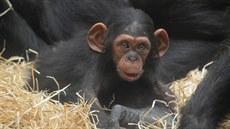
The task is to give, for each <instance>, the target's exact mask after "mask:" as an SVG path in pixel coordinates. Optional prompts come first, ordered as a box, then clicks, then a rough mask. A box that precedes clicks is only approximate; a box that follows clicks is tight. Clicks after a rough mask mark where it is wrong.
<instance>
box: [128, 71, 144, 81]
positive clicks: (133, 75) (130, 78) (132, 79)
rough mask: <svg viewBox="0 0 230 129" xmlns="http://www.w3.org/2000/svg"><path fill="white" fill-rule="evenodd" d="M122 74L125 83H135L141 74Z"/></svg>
mask: <svg viewBox="0 0 230 129" xmlns="http://www.w3.org/2000/svg"><path fill="white" fill-rule="evenodd" d="M124 74H125V77H124V79H125V80H127V81H135V80H137V79H138V78H139V77H140V76H141V73H124Z"/></svg>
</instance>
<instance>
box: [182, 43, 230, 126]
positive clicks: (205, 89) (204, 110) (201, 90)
mask: <svg viewBox="0 0 230 129" xmlns="http://www.w3.org/2000/svg"><path fill="white" fill-rule="evenodd" d="M228 42H229V41H228ZM225 47H226V48H225V49H222V50H221V51H220V52H221V55H220V57H219V59H218V60H216V61H215V62H214V64H213V66H212V67H211V68H210V69H209V72H208V74H207V75H206V77H205V78H204V80H203V81H202V82H201V83H200V84H199V86H198V87H197V89H196V91H195V93H194V94H193V95H192V97H191V99H190V100H189V101H188V103H187V104H186V106H185V107H184V108H183V110H182V118H181V122H180V127H179V129H216V128H217V127H218V124H219V123H220V122H221V121H222V120H223V119H224V118H226V115H227V114H228V113H230V101H229V98H230V94H229V93H230V46H229V45H226V46H225Z"/></svg>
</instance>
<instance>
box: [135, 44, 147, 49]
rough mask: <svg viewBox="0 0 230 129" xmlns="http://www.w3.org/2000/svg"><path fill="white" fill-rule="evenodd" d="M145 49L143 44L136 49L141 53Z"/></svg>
mask: <svg viewBox="0 0 230 129" xmlns="http://www.w3.org/2000/svg"><path fill="white" fill-rule="evenodd" d="M146 48H147V46H146V45H145V44H144V43H141V44H139V45H138V46H137V49H138V50H140V51H143V50H145V49H146Z"/></svg>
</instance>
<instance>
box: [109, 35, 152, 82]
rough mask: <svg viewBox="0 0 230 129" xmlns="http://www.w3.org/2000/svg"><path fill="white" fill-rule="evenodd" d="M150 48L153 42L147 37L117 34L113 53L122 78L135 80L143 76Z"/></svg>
mask: <svg viewBox="0 0 230 129" xmlns="http://www.w3.org/2000/svg"><path fill="white" fill-rule="evenodd" d="M150 48H151V43H150V41H149V39H148V38H147V37H144V36H139V37H134V36H131V35H128V34H121V35H119V36H117V38H116V39H115V40H114V42H113V45H112V53H113V54H112V55H113V61H114V63H115V65H116V70H117V72H118V74H119V75H120V77H121V78H122V79H124V80H126V81H135V80H137V79H139V78H140V77H141V75H142V73H143V72H144V69H143V65H144V63H145V60H146V58H147V57H148V54H149V52H150Z"/></svg>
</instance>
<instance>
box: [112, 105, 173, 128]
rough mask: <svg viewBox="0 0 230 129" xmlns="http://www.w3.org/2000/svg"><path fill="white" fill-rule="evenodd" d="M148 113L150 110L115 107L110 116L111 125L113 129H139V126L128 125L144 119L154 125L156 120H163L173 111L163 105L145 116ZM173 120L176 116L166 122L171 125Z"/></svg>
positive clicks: (170, 117)
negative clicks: (122, 128)
mask: <svg viewBox="0 0 230 129" xmlns="http://www.w3.org/2000/svg"><path fill="white" fill-rule="evenodd" d="M146 111H148V108H142V109H134V108H130V107H126V106H122V105H114V106H113V108H112V112H111V114H110V118H109V125H111V129H119V128H120V126H121V127H125V128H126V129H138V127H137V126H135V125H128V123H138V122H139V121H140V119H141V118H142V117H143V119H144V120H145V121H148V122H151V123H153V122H155V121H156V119H154V118H156V117H160V118H161V117H163V116H165V115H167V113H171V111H170V110H169V109H168V108H166V107H164V106H163V105H155V107H154V108H153V110H152V111H151V112H150V113H148V114H147V115H145V116H144V113H145V112H146ZM173 118H174V116H173V115H171V116H169V117H168V118H167V119H166V120H167V122H169V123H171V122H172V120H173Z"/></svg>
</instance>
